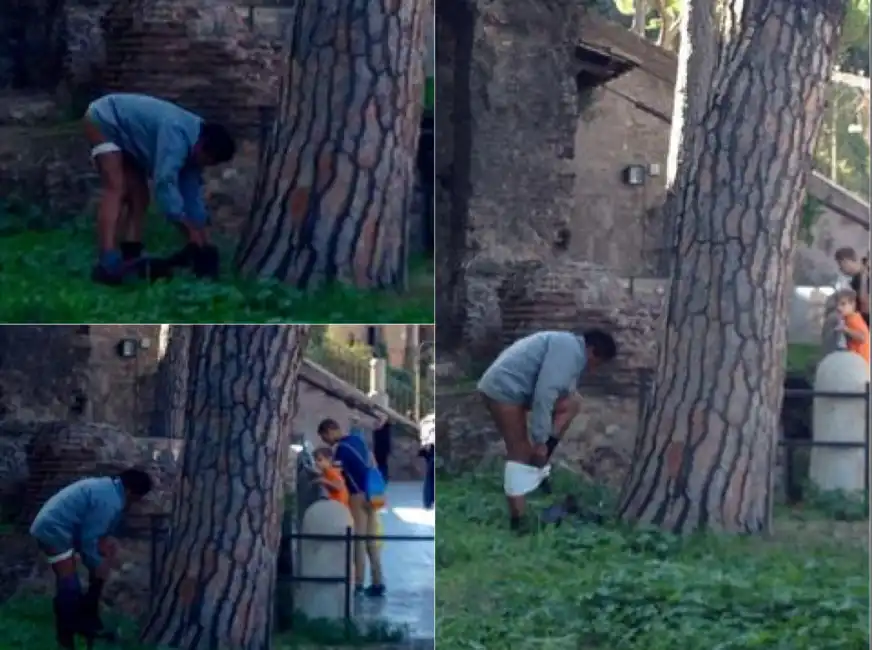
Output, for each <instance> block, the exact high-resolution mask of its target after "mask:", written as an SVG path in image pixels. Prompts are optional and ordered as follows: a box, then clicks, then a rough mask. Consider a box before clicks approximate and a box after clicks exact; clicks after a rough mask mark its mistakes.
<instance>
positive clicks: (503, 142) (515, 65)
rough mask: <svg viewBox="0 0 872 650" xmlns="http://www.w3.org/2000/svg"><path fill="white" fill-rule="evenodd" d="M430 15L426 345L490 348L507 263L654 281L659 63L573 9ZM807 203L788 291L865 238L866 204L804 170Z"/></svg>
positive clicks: (818, 278) (664, 99)
mask: <svg viewBox="0 0 872 650" xmlns="http://www.w3.org/2000/svg"><path fill="white" fill-rule="evenodd" d="M437 9H438V10H439V11H440V20H439V22H438V31H437V43H438V46H437V55H438V61H437V65H438V66H439V75H440V82H441V83H440V89H441V94H440V98H439V106H440V110H439V111H438V112H437V119H438V120H439V124H438V126H437V130H438V132H439V134H440V137H439V139H438V143H437V179H438V184H437V211H438V215H439V216H438V217H437V228H438V229H439V230H438V234H437V239H438V241H440V242H441V244H442V245H441V246H440V256H439V259H438V261H437V263H438V272H437V303H438V304H437V308H438V310H439V313H440V314H452V317H451V318H446V319H445V320H444V321H443V322H440V327H439V337H440V345H442V344H443V343H445V344H446V345H447V346H449V347H456V346H457V345H458V344H460V343H461V342H463V343H464V344H465V345H466V346H467V347H468V348H470V349H472V350H474V349H475V348H476V346H477V345H478V344H479V343H480V342H483V341H484V342H486V341H488V340H490V339H491V338H492V337H493V336H497V337H498V336H499V333H498V330H499V322H500V314H499V311H498V304H497V301H496V298H495V296H496V293H497V290H498V288H499V286H500V285H501V283H502V282H503V280H504V278H505V275H506V273H507V271H508V269H509V268H510V266H511V265H512V264H513V263H515V262H519V261H529V260H548V259H555V260H557V259H570V260H573V261H578V262H581V261H583V262H589V263H594V264H597V265H600V266H601V267H603V268H604V269H606V270H608V271H609V272H610V273H613V274H615V275H616V276H618V277H620V278H623V279H625V280H627V281H629V279H630V278H639V277H642V278H656V277H658V276H660V275H662V274H663V261H664V257H665V256H664V252H665V248H666V246H665V245H664V241H665V233H666V231H667V226H666V224H664V223H662V219H661V216H660V210H659V208H660V206H661V205H662V203H663V198H664V175H665V167H666V158H667V154H668V141H669V126H670V120H671V114H672V100H673V90H674V84H675V74H676V59H675V56H674V55H673V54H671V53H669V52H666V51H664V50H662V49H660V48H658V47H657V46H655V45H654V44H652V43H650V42H647V41H644V40H642V39H640V38H639V37H638V36H636V35H635V34H633V33H632V32H630V31H629V30H627V29H626V28H624V27H622V26H621V25H619V24H617V23H612V22H609V21H607V20H605V19H603V18H601V17H600V15H599V14H595V13H593V12H585V11H584V10H582V9H579V7H578V6H577V4H576V3H568V2H556V3H547V4H546V3H539V2H532V3H522V4H518V3H508V2H491V3H480V2H461V1H459V0H458V1H449V2H445V3H440V5H439V7H437ZM443 80H444V81H443ZM808 191H809V194H810V196H812V197H813V198H814V199H816V200H817V203H818V206H819V208H820V215H819V217H818V219H817V223H816V226H815V228H814V241H813V243H812V244H811V245H806V244H800V245H799V247H798V252H797V261H796V275H795V282H796V283H797V284H821V283H831V282H832V280H833V279H834V277H835V272H834V271H835V269H834V265H833V262H832V252H833V251H834V250H835V248H838V247H839V246H843V245H853V246H855V247H857V248H862V247H863V246H864V245H865V242H867V241H868V231H869V204H868V203H867V202H865V201H863V200H862V199H860V198H858V197H856V196H853V195H851V194H849V193H848V192H846V191H845V190H843V189H842V188H840V187H838V186H836V185H833V184H832V183H830V182H828V181H827V180H826V179H824V178H823V177H821V176H819V175H817V174H815V175H813V176H812V177H811V179H810V182H809V185H808ZM442 251H445V252H444V253H443V252H442Z"/></svg>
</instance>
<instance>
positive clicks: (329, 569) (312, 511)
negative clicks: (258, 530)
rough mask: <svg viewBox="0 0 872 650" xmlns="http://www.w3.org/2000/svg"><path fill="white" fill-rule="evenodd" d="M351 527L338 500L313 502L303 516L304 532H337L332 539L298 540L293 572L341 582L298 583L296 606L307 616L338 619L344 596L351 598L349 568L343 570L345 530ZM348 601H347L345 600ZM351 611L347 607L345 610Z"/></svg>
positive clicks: (325, 533) (348, 517)
mask: <svg viewBox="0 0 872 650" xmlns="http://www.w3.org/2000/svg"><path fill="white" fill-rule="evenodd" d="M351 526H352V520H351V513H350V512H349V511H348V508H346V507H345V506H344V505H342V504H341V503H339V502H338V501H328V500H321V501H317V502H315V503H313V504H312V505H311V506H309V509H308V510H306V513H305V514H304V515H303V525H302V531H301V532H302V533H303V534H304V535H337V536H339V537H340V538H341V539H337V540H336V541H335V542H334V541H330V540H323V539H301V540H299V545H300V564H299V566H298V567H297V571H296V573H297V575H299V576H305V577H307V578H314V577H319V578H342V579H343V580H342V582H334V583H331V582H299V583H297V588H296V597H295V598H294V601H295V603H296V604H297V609H298V611H300V612H301V613H302V614H304V615H305V616H306V617H307V618H311V619H314V618H326V619H333V620H341V619H343V618H344V617H345V611H346V602H347V601H346V598H348V599H349V600H350V598H351V588H350V582H351V580H352V574H353V571H351V572H350V573H347V572H346V570H347V569H348V568H349V567H346V540H345V535H346V530H347V529H348V528H349V527H351ZM349 604H350V603H349ZM349 611H351V610H349Z"/></svg>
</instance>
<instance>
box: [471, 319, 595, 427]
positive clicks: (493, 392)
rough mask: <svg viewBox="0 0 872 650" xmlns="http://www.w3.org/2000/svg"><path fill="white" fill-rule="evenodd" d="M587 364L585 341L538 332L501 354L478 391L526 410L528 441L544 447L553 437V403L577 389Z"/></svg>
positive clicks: (481, 382) (486, 374)
mask: <svg viewBox="0 0 872 650" xmlns="http://www.w3.org/2000/svg"><path fill="white" fill-rule="evenodd" d="M586 360H587V356H586V354H585V349H584V337H582V336H578V335H576V334H572V333H571V332H537V333H536V334H532V335H531V336H528V337H526V338H523V339H521V340H520V341H515V342H514V343H513V344H512V345H510V346H509V347H508V348H506V349H505V350H503V352H502V354H500V356H499V357H497V360H496V361H494V362H493V364H491V367H490V368H488V369H487V371H486V372H485V373H484V375H482V378H481V379H480V380H479V382H478V389H479V391H481V392H482V393H484V394H485V395H487V396H488V397H490V398H491V399H493V400H495V401H497V402H502V403H505V404H519V405H522V406H526V407H527V408H529V409H530V411H531V419H530V437H531V438H532V439H533V440H534V441H535V442H537V443H544V442H545V441H546V440H547V439H548V437H549V436H550V435H552V433H553V431H552V430H551V429H552V421H553V416H554V405H555V403H556V402H557V400H558V399H560V398H561V397H564V396H566V395H567V394H569V393H571V392H573V391H574V390H575V389H576V387H577V385H578V379H579V377H581V373H582V372H583V371H584V366H585V363H586Z"/></svg>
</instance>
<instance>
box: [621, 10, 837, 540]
mask: <svg viewBox="0 0 872 650" xmlns="http://www.w3.org/2000/svg"><path fill="white" fill-rule="evenodd" d="M693 4H695V3H693ZM738 6H739V4H738V2H734V11H735V12H737V13H736V14H735V15H736V16H737V17H738V20H737V21H736V22H734V23H733V29H732V30H731V31H730V32H729V33H728V34H727V35H725V36H724V37H723V38H721V39H720V42H719V45H718V47H719V51H718V52H717V54H718V56H716V57H714V59H713V62H712V64H711V65H713V66H714V69H712V70H710V71H709V73H708V78H709V79H710V80H711V82H710V83H708V84H707V85H705V87H704V89H703V90H702V92H704V93H705V95H704V97H703V100H704V103H703V106H704V110H701V111H697V110H696V109H695V108H691V109H690V110H687V111H686V114H685V116H684V120H685V123H684V132H683V138H682V140H683V142H682V146H683V147H684V150H685V151H686V152H695V153H694V155H692V156H690V158H689V159H688V160H684V161H682V163H681V165H680V166H679V169H678V171H677V176H676V180H675V188H676V197H675V199H674V200H673V201H672V202H671V204H670V205H669V206H667V207H668V209H669V210H671V211H673V214H672V215H667V217H670V216H671V217H674V218H673V220H672V223H674V224H675V228H676V238H675V242H676V250H675V251H674V258H673V264H672V270H671V285H670V293H669V297H668V300H667V305H666V314H665V331H664V334H663V337H662V339H661V341H660V348H659V354H658V363H657V371H656V376H655V381H654V386H653V388H652V390H651V393H650V394H649V395H648V398H647V400H646V407H645V411H644V418H643V423H642V430H641V432H640V435H639V437H638V439H637V443H636V448H635V451H634V455H633V462H632V466H631V470H630V472H629V475H628V477H627V480H626V482H625V484H624V489H623V492H622V495H621V500H620V506H619V513H620V515H621V517H623V518H624V519H626V520H630V521H638V522H644V523H649V524H654V525H657V526H660V527H662V528H665V529H667V530H671V531H674V532H678V533H686V532H691V531H694V530H697V529H706V528H708V529H715V530H719V531H727V532H742V533H758V532H762V531H765V530H767V529H768V527H769V525H770V520H771V498H770V497H771V492H772V471H771V470H772V465H773V461H774V456H775V450H776V445H777V425H778V419H779V410H780V407H781V400H782V395H783V388H782V378H783V374H784V364H785V360H786V343H787V341H786V309H787V302H786V301H787V298H788V294H789V292H790V290H791V287H790V277H791V273H792V266H793V262H792V257H793V250H794V245H795V242H796V237H797V232H798V228H799V223H800V213H801V208H802V204H803V200H804V196H805V181H806V174H807V173H808V171H809V164H810V161H811V156H812V152H813V147H814V143H815V141H816V136H817V133H818V131H819V129H820V125H821V119H822V116H823V113H824V105H825V100H824V92H825V89H826V85H827V81H828V79H829V76H830V73H831V71H832V66H833V62H834V57H835V54H836V49H837V45H838V37H839V30H840V25H841V23H842V20H843V17H844V14H845V4H844V2H842V1H841V0H745V2H744V7H743V10H742V11H741V14H739V13H738V9H737V8H736V7H738ZM692 15H698V16H702V15H704V14H695V13H693V12H692ZM691 20H692V18H691ZM687 31H688V32H689V33H690V34H693V33H694V29H693V26H690V28H689V29H688V30H687ZM685 46H687V47H693V44H692V43H687V44H685ZM688 67H689V68H691V69H692V68H693V66H692V65H691V66H688ZM688 86H689V87H694V84H693V83H692V82H691V81H690V80H689V81H688ZM699 99H700V98H695V99H694V101H698V100H699ZM697 114H698V115H699V117H697ZM693 120H695V122H694V121H693Z"/></svg>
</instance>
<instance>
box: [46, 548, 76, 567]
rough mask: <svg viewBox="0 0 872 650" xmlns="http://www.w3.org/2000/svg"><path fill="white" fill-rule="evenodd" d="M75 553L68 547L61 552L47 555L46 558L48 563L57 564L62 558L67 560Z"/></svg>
mask: <svg viewBox="0 0 872 650" xmlns="http://www.w3.org/2000/svg"><path fill="white" fill-rule="evenodd" d="M73 555H75V551H73V549H70V550H68V551H64V552H63V553H58V554H57V555H49V556H48V557H47V558H46V559H47V560H48V563H49V564H57V563H58V562H63V561H64V560H69V559H70V558H71V557H73Z"/></svg>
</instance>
